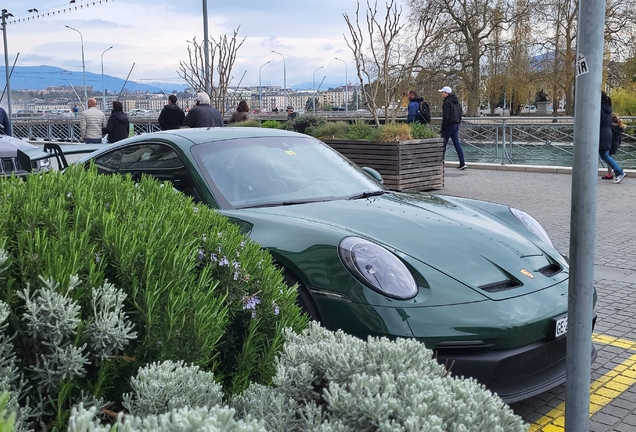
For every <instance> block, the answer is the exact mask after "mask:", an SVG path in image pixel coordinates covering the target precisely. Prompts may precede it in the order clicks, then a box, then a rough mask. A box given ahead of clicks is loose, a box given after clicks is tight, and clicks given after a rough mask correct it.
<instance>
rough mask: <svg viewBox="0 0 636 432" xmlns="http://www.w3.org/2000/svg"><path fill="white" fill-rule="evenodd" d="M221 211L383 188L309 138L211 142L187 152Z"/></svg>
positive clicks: (367, 192)
mask: <svg viewBox="0 0 636 432" xmlns="http://www.w3.org/2000/svg"><path fill="white" fill-rule="evenodd" d="M192 153H193V156H194V158H195V160H196V161H197V163H198V165H199V167H200V168H201V170H202V171H203V173H204V176H205V178H206V181H207V182H208V184H209V186H210V189H211V190H212V191H213V193H214V195H215V196H216V198H217V202H218V204H219V206H220V207H221V208H242V207H265V206H277V205H294V204H303V203H308V202H316V201H331V200H335V199H346V198H362V197H366V196H370V195H375V194H381V193H383V192H384V191H385V189H384V188H383V187H382V186H380V185H379V184H378V183H377V182H376V181H374V180H373V179H371V178H370V177H369V176H368V175H367V174H365V173H364V171H362V170H361V169H360V168H359V167H357V166H356V165H354V164H353V163H351V162H349V161H348V160H347V159H345V158H344V157H343V156H342V155H340V154H339V153H337V152H336V151H334V150H333V149H331V148H330V147H328V146H327V145H325V144H323V143H322V142H320V141H318V140H316V139H314V138H311V137H302V136H299V137H295V136H279V137H276V136H273V137H262V138H245V139H234V140H226V141H215V142H211V143H206V144H200V145H197V146H194V147H193V148H192Z"/></svg>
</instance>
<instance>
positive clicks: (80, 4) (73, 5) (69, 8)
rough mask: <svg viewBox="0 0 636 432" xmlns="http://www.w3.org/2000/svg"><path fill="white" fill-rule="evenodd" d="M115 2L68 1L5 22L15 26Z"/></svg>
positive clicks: (94, 0) (101, 0)
mask: <svg viewBox="0 0 636 432" xmlns="http://www.w3.org/2000/svg"><path fill="white" fill-rule="evenodd" d="M114 1H115V0H70V2H69V3H67V4H64V5H60V6H53V7H50V8H47V9H43V10H38V9H36V8H31V9H27V12H26V13H23V14H20V15H15V16H13V19H12V20H11V21H8V20H7V24H17V23H21V22H25V21H31V20H36V19H42V18H46V17H49V16H55V15H61V14H63V13H69V12H75V11H78V10H83V9H88V8H89V7H91V6H93V7H95V6H99V5H100V4H102V3H108V2H111V3H113V2H114Z"/></svg>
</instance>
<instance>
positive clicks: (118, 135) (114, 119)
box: [102, 101, 130, 143]
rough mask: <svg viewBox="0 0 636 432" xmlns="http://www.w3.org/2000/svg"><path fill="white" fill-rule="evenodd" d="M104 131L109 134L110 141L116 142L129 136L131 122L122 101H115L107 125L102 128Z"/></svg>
mask: <svg viewBox="0 0 636 432" xmlns="http://www.w3.org/2000/svg"><path fill="white" fill-rule="evenodd" d="M102 133H104V134H108V142H109V143H114V142H117V141H121V140H123V139H124V138H128V134H129V133H130V122H129V121H128V116H127V115H126V113H125V112H124V107H123V106H122V104H121V102H119V101H114V102H113V111H112V112H111V113H110V116H109V117H108V123H107V124H106V127H105V128H103V129H102Z"/></svg>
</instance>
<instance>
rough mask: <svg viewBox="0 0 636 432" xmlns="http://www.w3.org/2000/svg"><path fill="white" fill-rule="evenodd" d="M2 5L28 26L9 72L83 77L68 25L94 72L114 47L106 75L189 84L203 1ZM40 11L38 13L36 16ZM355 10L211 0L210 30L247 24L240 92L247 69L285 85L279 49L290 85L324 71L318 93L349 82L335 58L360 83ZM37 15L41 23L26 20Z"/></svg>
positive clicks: (14, 37)
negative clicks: (184, 67)
mask: <svg viewBox="0 0 636 432" xmlns="http://www.w3.org/2000/svg"><path fill="white" fill-rule="evenodd" d="M93 4H94V5H93ZM80 6H82V7H80ZM87 6H88V7H87ZM75 7H77V9H75ZM2 8H6V9H7V10H8V11H9V12H10V13H12V14H13V15H14V18H10V19H9V20H22V21H21V22H15V23H12V24H10V25H8V26H7V40H8V52H9V64H10V65H11V64H12V63H13V59H15V56H16V54H17V53H18V52H19V53H20V57H19V60H18V65H20V66H33V65H48V66H58V67H62V68H65V69H68V70H71V71H79V72H81V70H82V57H81V43H80V35H79V34H78V33H77V32H75V31H73V30H70V29H67V28H65V27H64V26H65V25H69V26H71V27H74V28H76V29H77V30H79V31H80V32H81V33H82V35H83V37H84V54H85V63H86V70H87V71H90V72H94V73H101V55H102V52H103V51H104V50H105V49H107V48H108V47H109V46H111V45H112V46H113V49H111V50H110V51H108V52H106V53H105V54H104V73H105V74H107V75H113V76H117V77H120V78H126V76H127V75H128V72H129V70H130V68H131V66H132V64H133V62H134V63H135V67H134V69H133V72H132V74H131V76H130V79H131V80H134V81H138V82H182V80H181V79H179V77H178V74H177V70H178V69H179V61H180V60H186V59H187V51H186V49H187V46H188V43H187V41H188V40H192V38H193V37H195V36H196V38H197V40H203V17H202V1H201V0H101V3H100V0H90V1H89V0H76V1H75V4H69V0H3V2H2ZM31 8H35V9H37V10H38V12H37V13H35V12H33V13H29V12H28V11H27V10H28V9H31ZM65 8H66V9H67V10H66V12H64V9H65ZM68 8H72V9H71V10H70V11H69V9H68ZM355 9H356V1H355V0H296V1H290V0H241V1H232V0H223V1H218V0H208V17H209V18H208V19H209V30H210V31H209V33H210V35H212V36H213V37H214V36H218V35H221V34H231V33H232V32H233V30H234V29H235V28H236V27H238V26H239V25H240V26H241V28H240V30H239V35H240V36H246V37H247V39H246V40H245V43H244V44H243V46H242V47H241V48H240V50H239V52H238V56H237V60H236V62H235V64H234V70H233V75H234V81H233V85H237V84H238V82H239V80H240V79H241V76H242V75H243V72H244V71H246V70H247V72H246V74H245V77H244V78H243V82H242V84H243V85H258V81H259V68H260V67H261V65H263V64H264V63H266V62H268V61H269V62H270V63H269V64H268V65H266V66H263V68H262V69H261V70H262V75H261V77H262V84H263V85H280V86H282V85H283V58H282V57H281V56H280V55H277V54H274V53H272V52H271V50H275V51H278V52H280V53H282V54H283V55H284V56H285V57H286V69H287V85H288V86H292V85H297V84H300V83H303V82H304V83H310V84H311V82H312V78H313V74H314V71H315V70H316V69H317V68H319V67H321V66H324V69H321V70H319V71H317V72H316V74H315V76H316V86H318V84H319V83H320V81H321V80H322V78H323V76H326V79H325V82H326V83H334V84H344V82H345V65H344V64H343V62H340V61H338V60H336V59H335V58H334V57H338V58H341V59H343V60H345V61H346V62H347V63H348V78H349V81H350V82H351V81H354V79H355V66H354V64H353V62H352V55H351V51H350V50H349V48H348V47H347V45H346V42H345V40H344V37H343V34H344V33H347V34H348V28H347V25H346V23H345V21H344V18H343V16H342V14H343V13H348V14H349V15H350V16H352V17H353V16H355ZM53 11H56V13H55V14H53V13H52V12H53ZM47 12H48V14H49V15H47ZM404 14H405V15H406V11H405V13H404ZM38 15H39V18H38ZM28 17H34V18H33V19H30V20H26V21H25V18H28ZM2 63H3V62H2ZM0 80H2V79H1V78H0ZM2 81H4V80H2Z"/></svg>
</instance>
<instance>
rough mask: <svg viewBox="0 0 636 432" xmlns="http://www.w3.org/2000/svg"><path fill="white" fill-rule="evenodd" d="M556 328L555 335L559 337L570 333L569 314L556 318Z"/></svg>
mask: <svg viewBox="0 0 636 432" xmlns="http://www.w3.org/2000/svg"><path fill="white" fill-rule="evenodd" d="M554 320H555V324H556V325H555V330H554V337H555V338H556V339H559V338H561V337H563V336H565V335H566V334H567V333H568V316H567V315H564V316H561V317H558V318H555V319H554Z"/></svg>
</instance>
